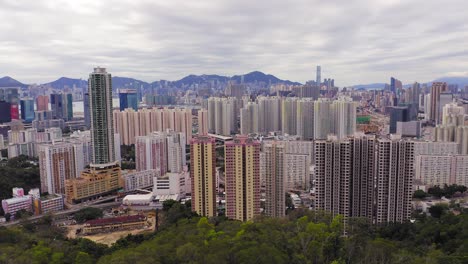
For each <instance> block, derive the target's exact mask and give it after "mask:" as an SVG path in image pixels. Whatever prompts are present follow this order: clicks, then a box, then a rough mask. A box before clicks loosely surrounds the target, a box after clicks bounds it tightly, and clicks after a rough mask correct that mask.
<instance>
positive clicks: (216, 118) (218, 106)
mask: <svg viewBox="0 0 468 264" xmlns="http://www.w3.org/2000/svg"><path fill="white" fill-rule="evenodd" d="M239 104H240V101H238V100H237V99H236V98H235V97H229V98H219V97H210V98H209V99H208V131H209V132H210V133H215V134H218V135H224V136H230V135H231V134H235V133H237V123H236V120H237V116H238V114H239V109H240V108H238V105H239Z"/></svg>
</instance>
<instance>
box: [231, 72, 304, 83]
mask: <svg viewBox="0 0 468 264" xmlns="http://www.w3.org/2000/svg"><path fill="white" fill-rule="evenodd" d="M242 76H244V83H255V82H257V83H258V82H263V83H266V84H270V83H271V84H278V83H284V84H288V85H300V83H298V82H292V81H289V80H281V79H279V78H277V77H276V76H273V75H271V74H265V73H263V72H260V71H253V72H249V73H247V74H244V75H234V76H232V77H231V80H235V81H236V82H237V83H240V82H241V79H242Z"/></svg>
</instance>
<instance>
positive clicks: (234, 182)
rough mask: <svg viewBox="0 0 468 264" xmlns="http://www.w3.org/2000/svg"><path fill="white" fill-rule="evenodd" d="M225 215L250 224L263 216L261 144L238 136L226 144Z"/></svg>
mask: <svg viewBox="0 0 468 264" xmlns="http://www.w3.org/2000/svg"><path fill="white" fill-rule="evenodd" d="M224 157H225V168H226V169H225V177H226V184H225V186H226V216H227V217H228V218H230V219H236V220H240V221H248V220H251V219H253V218H254V217H256V216H258V215H259V214H260V142H258V141H255V140H253V139H251V138H248V137H247V136H237V137H235V138H234V140H232V141H229V142H226V143H225V155H224Z"/></svg>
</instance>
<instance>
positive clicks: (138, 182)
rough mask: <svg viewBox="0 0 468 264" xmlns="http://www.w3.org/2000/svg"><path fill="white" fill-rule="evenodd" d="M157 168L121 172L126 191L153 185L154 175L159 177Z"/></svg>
mask: <svg viewBox="0 0 468 264" xmlns="http://www.w3.org/2000/svg"><path fill="white" fill-rule="evenodd" d="M159 176H160V175H159V171H158V170H145V171H132V172H128V173H122V177H123V178H124V184H125V186H124V190H125V191H126V192H129V191H134V190H137V189H143V188H148V187H151V186H153V179H154V177H159Z"/></svg>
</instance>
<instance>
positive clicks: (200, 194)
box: [190, 136, 216, 217]
mask: <svg viewBox="0 0 468 264" xmlns="http://www.w3.org/2000/svg"><path fill="white" fill-rule="evenodd" d="M215 148H216V143H215V139H214V138H211V137H208V136H196V137H194V138H193V139H192V140H191V142H190V178H191V182H192V211H194V212H197V213H198V214H199V215H201V216H208V217H212V216H216V176H215V175H216V171H215V170H216V152H215Z"/></svg>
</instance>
